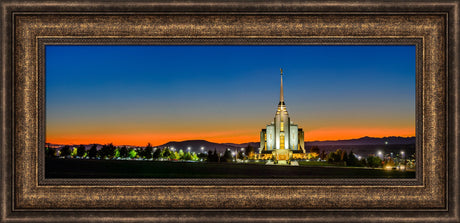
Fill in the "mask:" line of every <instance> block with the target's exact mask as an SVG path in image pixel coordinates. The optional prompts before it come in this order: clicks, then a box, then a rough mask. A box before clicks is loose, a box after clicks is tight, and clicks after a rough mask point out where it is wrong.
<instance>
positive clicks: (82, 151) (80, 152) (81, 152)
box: [77, 145, 86, 157]
mask: <svg viewBox="0 0 460 223" xmlns="http://www.w3.org/2000/svg"><path fill="white" fill-rule="evenodd" d="M85 152H86V147H85V146H84V145H80V146H79V147H78V148H77V156H79V157H83V156H84V155H85Z"/></svg>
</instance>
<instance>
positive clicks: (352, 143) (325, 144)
mask: <svg viewBox="0 0 460 223" xmlns="http://www.w3.org/2000/svg"><path fill="white" fill-rule="evenodd" d="M47 144H48V145H51V146H53V147H62V146H64V145H60V144H52V143H47ZM92 145H93V144H88V145H85V147H86V149H89V148H91V146H92ZM96 145H97V148H98V149H100V148H101V147H102V145H100V144H96ZM248 145H251V146H252V147H254V148H256V151H257V148H259V142H248V143H239V144H238V143H215V142H209V141H206V140H186V141H180V142H177V141H171V142H168V143H165V144H163V145H157V146H153V147H158V148H164V147H170V148H172V147H174V149H176V151H178V150H180V149H182V150H183V151H184V152H186V151H187V148H189V147H190V151H191V152H196V153H201V147H203V151H204V152H206V151H214V149H215V150H216V151H217V152H219V153H223V152H225V150H226V149H231V150H233V151H236V150H240V149H241V148H244V147H247V146H248ZM399 145H407V146H409V147H410V148H411V149H410V150H412V148H414V149H415V137H399V136H390V137H383V138H376V137H368V136H365V137H362V138H359V139H347V140H328V141H310V142H305V148H306V151H309V150H310V148H311V147H312V146H318V147H320V149H321V150H325V151H333V150H336V149H337V148H342V149H345V150H352V149H354V151H355V152H356V151H358V150H360V151H363V153H365V151H367V150H370V149H371V148H372V150H374V149H373V148H381V147H379V146H387V147H388V148H390V147H391V148H392V147H395V148H400V146H399ZM70 146H75V147H76V146H79V145H70ZM407 146H405V147H407ZM128 147H136V148H138V147H139V146H128ZM395 150H396V149H395Z"/></svg>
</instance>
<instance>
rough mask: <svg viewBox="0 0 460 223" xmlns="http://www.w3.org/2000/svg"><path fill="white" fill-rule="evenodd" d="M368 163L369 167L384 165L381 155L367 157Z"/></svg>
mask: <svg viewBox="0 0 460 223" xmlns="http://www.w3.org/2000/svg"><path fill="white" fill-rule="evenodd" d="M367 165H368V166H369V167H380V166H382V160H381V159H380V157H376V156H369V157H367Z"/></svg>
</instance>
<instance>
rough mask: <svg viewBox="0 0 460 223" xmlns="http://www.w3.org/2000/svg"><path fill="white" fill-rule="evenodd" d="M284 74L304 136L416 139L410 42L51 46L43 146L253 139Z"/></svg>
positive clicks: (270, 108)
mask: <svg viewBox="0 0 460 223" xmlns="http://www.w3.org/2000/svg"><path fill="white" fill-rule="evenodd" d="M280 67H282V68H283V70H284V72H285V75H284V98H285V103H286V106H287V110H288V112H289V115H290V117H291V121H293V122H294V123H296V124H298V125H299V127H300V128H303V130H304V131H305V140H306V141H315V140H336V139H351V138H360V137H363V136H371V137H384V136H415V47H414V46H46V137H47V139H46V141H47V142H49V143H57V144H90V143H100V144H105V143H113V144H115V145H139V146H144V145H146V144H147V143H148V142H150V143H151V144H152V145H161V144H164V143H166V142H168V141H183V140H192V139H203V140H208V141H211V142H219V143H222V142H231V143H244V142H258V141H259V132H260V130H261V129H262V128H265V126H266V125H267V124H269V123H270V122H271V121H273V118H274V115H275V110H276V108H277V105H278V102H279V85H280V74H279V73H280V72H279V69H280Z"/></svg>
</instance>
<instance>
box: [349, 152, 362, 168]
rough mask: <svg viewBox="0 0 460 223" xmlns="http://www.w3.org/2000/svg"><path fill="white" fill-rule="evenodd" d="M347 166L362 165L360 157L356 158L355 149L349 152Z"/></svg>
mask: <svg viewBox="0 0 460 223" xmlns="http://www.w3.org/2000/svg"><path fill="white" fill-rule="evenodd" d="M347 166H361V163H360V162H359V160H358V158H356V156H355V154H354V153H353V151H351V152H350V153H349V154H348V161H347Z"/></svg>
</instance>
